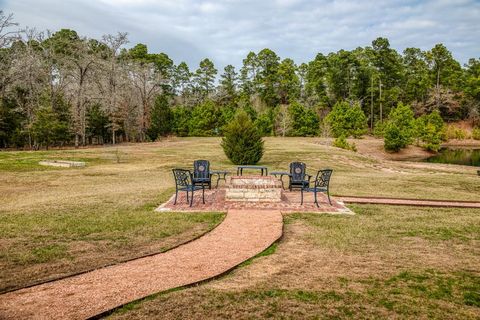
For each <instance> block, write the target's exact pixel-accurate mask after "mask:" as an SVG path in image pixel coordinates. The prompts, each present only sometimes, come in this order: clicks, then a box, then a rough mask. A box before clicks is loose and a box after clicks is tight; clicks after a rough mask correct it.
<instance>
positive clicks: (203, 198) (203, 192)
mask: <svg viewBox="0 0 480 320" xmlns="http://www.w3.org/2000/svg"><path fill="white" fill-rule="evenodd" d="M202 200H203V204H205V187H203V188H202Z"/></svg>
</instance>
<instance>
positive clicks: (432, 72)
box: [0, 11, 480, 148]
mask: <svg viewBox="0 0 480 320" xmlns="http://www.w3.org/2000/svg"><path fill="white" fill-rule="evenodd" d="M16 28H18V26H17V24H16V23H15V22H14V20H13V16H12V15H7V14H5V13H4V12H2V11H0V148H2V147H3V148H8V147H24V148H39V147H46V148H48V146H51V145H75V146H80V145H87V144H97V143H117V142H124V141H151V140H155V139H157V138H158V137H160V136H165V135H171V134H173V135H178V136H215V135H222V132H223V129H224V127H225V125H226V124H228V123H229V122H230V121H231V120H232V119H233V117H234V115H235V114H236V113H237V111H238V110H239V109H242V110H244V111H245V112H246V113H247V114H248V115H249V117H250V119H251V121H253V123H254V125H255V127H256V128H257V129H258V130H259V132H260V133H261V134H262V135H263V136H267V135H280V136H315V135H320V134H330V133H331V130H332V128H331V126H329V125H328V123H329V122H328V121H324V119H326V117H327V115H328V114H329V112H330V111H331V110H332V108H333V107H334V106H335V105H336V104H339V103H346V104H347V106H348V105H349V106H351V107H352V108H357V106H358V108H359V109H360V111H361V112H362V114H363V116H364V117H365V122H366V123H367V124H368V127H369V128H370V129H372V130H373V129H374V128H375V127H376V126H377V125H381V124H383V122H384V120H385V118H386V115H388V114H389V113H390V111H391V109H392V108H394V107H396V106H397V105H398V104H400V103H402V104H405V105H409V106H410V108H411V109H412V112H413V113H414V114H415V116H417V117H418V116H421V115H424V114H430V113H431V112H433V111H437V112H438V113H439V114H440V116H441V118H442V119H443V120H444V121H456V120H461V119H468V120H470V121H472V123H474V124H476V123H478V121H479V114H480V59H475V58H473V59H470V60H469V62H468V63H467V64H466V65H464V66H462V65H461V64H460V63H459V62H458V61H456V60H455V59H454V58H453V56H452V53H451V52H450V51H449V50H448V49H447V48H446V47H445V46H444V45H443V44H437V45H435V46H434V47H433V48H432V49H431V50H427V51H422V50H421V49H419V48H407V49H405V50H404V51H403V52H402V53H399V52H397V51H396V50H395V49H393V48H391V46H390V43H389V41H388V39H386V38H377V39H375V40H373V41H372V44H371V46H365V47H358V48H356V49H354V50H350V51H348V50H340V51H338V52H332V53H329V54H327V55H325V54H322V53H318V54H317V55H316V56H315V58H314V59H313V60H312V61H309V62H305V63H301V64H296V63H295V62H294V61H293V60H292V59H290V58H284V59H282V58H281V57H279V56H278V55H277V54H276V53H275V52H274V51H272V50H270V49H263V50H261V51H259V52H250V53H248V55H247V56H246V57H245V58H244V59H243V63H242V66H241V68H240V69H239V70H237V69H236V68H235V67H234V66H233V65H227V66H226V67H225V68H224V69H223V71H222V72H219V70H217V68H216V67H215V65H214V63H213V62H212V61H211V60H210V59H208V58H205V59H203V60H202V61H200V63H199V65H198V67H197V68H195V69H192V70H191V69H190V67H189V66H188V65H187V64H186V63H185V62H180V63H178V64H175V63H174V61H173V60H172V59H171V58H170V57H169V56H168V55H167V54H165V53H151V52H149V51H148V48H147V46H146V45H145V44H136V45H134V46H133V47H131V48H127V45H128V35H127V33H117V34H115V35H105V36H103V37H102V38H101V39H91V38H87V37H83V36H81V35H79V34H78V33H77V32H76V31H74V30H68V29H62V30H59V31H57V32H48V31H45V32H39V31H37V30H35V29H29V28H25V29H22V30H17V29H16ZM347 108H348V107H347ZM362 121H363V120H362Z"/></svg>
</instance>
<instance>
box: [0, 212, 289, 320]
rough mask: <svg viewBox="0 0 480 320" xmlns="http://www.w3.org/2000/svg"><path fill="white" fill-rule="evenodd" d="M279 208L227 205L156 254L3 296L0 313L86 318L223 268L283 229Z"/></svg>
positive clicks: (261, 246)
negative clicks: (201, 228) (199, 230)
mask: <svg viewBox="0 0 480 320" xmlns="http://www.w3.org/2000/svg"><path fill="white" fill-rule="evenodd" d="M282 227H283V221H282V215H281V213H280V211H278V210H229V211H228V213H227V216H226V218H225V220H224V221H223V222H222V223H221V224H220V225H219V226H218V227H216V228H215V229H214V230H212V231H211V232H209V233H207V234H206V235H204V236H202V237H201V238H199V239H197V240H195V241H192V242H190V243H187V244H185V245H182V246H180V247H178V248H175V249H172V250H170V251H167V252H165V253H161V254H158V255H154V256H150V257H146V258H140V259H137V260H133V261H130V262H126V263H122V264H118V265H115V266H110V267H106V268H102V269H98V270H94V271H92V272H88V273H85V274H81V275H78V276H73V277H70V278H66V279H62V280H58V281H54V282H50V283H45V284H41V285H38V286H34V287H30V288H26V289H21V290H18V291H13V292H9V293H6V294H3V295H1V296H0V319H85V318H89V317H92V316H95V315H98V314H100V313H102V312H105V311H108V310H111V309H113V308H115V307H117V306H120V305H123V304H125V303H128V302H130V301H134V300H137V299H140V298H143V297H146V296H148V295H151V294H153V293H156V292H160V291H164V290H167V289H171V288H176V287H180V286H184V285H188V284H192V283H195V282H199V281H202V280H206V279H209V278H212V277H214V276H217V275H219V274H222V273H223V272H226V271H228V270H230V269H231V268H233V267H235V266H236V265H238V264H240V263H241V262H243V261H245V260H247V259H249V258H251V257H253V256H255V255H256V254H258V253H260V252H262V251H263V250H265V249H266V248H268V247H269V246H270V245H271V244H272V243H273V242H275V241H276V240H277V239H279V238H280V236H281V235H282Z"/></svg>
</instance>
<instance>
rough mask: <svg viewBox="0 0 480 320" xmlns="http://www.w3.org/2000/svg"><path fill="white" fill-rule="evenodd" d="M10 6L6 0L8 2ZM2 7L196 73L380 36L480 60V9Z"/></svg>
mask: <svg viewBox="0 0 480 320" xmlns="http://www.w3.org/2000/svg"><path fill="white" fill-rule="evenodd" d="M0 2H2V0H0ZM1 4H2V8H3V9H4V10H5V11H6V12H13V13H14V14H15V18H16V20H17V21H18V22H19V23H20V24H22V25H24V26H25V25H28V26H36V27H38V28H39V29H51V30H56V29H59V28H72V29H75V30H76V31H78V32H79V33H80V34H83V35H87V36H90V37H99V36H101V35H102V34H105V33H115V32H117V31H128V32H129V37H130V42H131V44H132V45H133V44H135V43H138V42H142V43H145V44H147V45H148V47H149V49H150V50H151V51H154V52H159V51H162V52H166V53H167V54H168V55H169V56H170V57H171V58H173V59H174V61H175V62H176V63H179V62H180V61H182V60H185V61H186V62H187V63H189V64H190V66H191V68H196V66H197V65H198V62H199V61H200V60H201V59H202V58H205V57H209V58H211V59H212V60H213V61H214V62H215V63H216V64H217V67H218V69H222V68H223V66H224V65H226V64H228V63H231V64H234V65H237V66H239V65H241V62H242V59H243V58H244V57H245V55H246V54H247V53H248V52H249V51H258V50H261V49H263V48H265V47H269V48H271V49H272V50H274V51H276V52H277V54H279V55H280V56H281V57H282V58H285V57H291V58H293V59H294V60H295V61H296V62H297V63H301V62H304V61H308V60H310V59H312V58H313V57H314V56H315V55H316V53H317V52H322V53H325V54H326V53H329V52H331V51H338V50H340V49H342V48H343V49H353V48H356V47H358V46H366V45H370V44H371V41H372V40H373V39H375V38H377V37H379V36H384V37H388V38H389V40H390V43H391V45H392V46H393V47H394V48H396V49H398V50H399V51H402V50H403V49H404V48H406V47H420V48H421V49H424V50H427V49H430V48H431V47H433V46H434V45H435V44H436V43H439V42H442V43H444V44H445V45H446V46H447V47H448V48H449V49H450V50H451V51H452V53H453V54H454V56H455V57H456V58H457V59H459V60H460V61H461V62H462V63H465V62H466V61H467V60H468V58H471V57H479V56H480V42H479V41H478V39H477V38H478V36H479V35H480V19H478V17H480V3H479V2H478V1H475V0H457V1H451V0H450V1H447V0H443V1H438V0H428V1H417V0H407V1H401V0H393V1H383V2H379V1H374V0H365V1H359V0H356V1H352V0H310V1H308V0H270V1H258V0H224V1H213V0H175V1H172V0H161V1H158V0H101V1H95V0H85V1H75V0H64V1H62V2H59V1H55V0H15V1H14V0H7V1H3V2H2V3H1Z"/></svg>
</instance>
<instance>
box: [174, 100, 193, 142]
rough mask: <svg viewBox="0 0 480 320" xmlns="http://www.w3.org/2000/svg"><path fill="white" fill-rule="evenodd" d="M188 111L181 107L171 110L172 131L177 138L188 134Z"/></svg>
mask: <svg viewBox="0 0 480 320" xmlns="http://www.w3.org/2000/svg"><path fill="white" fill-rule="evenodd" d="M190 114H191V112H190V110H189V109H188V108H186V107H183V106H178V107H175V108H173V109H172V118H173V128H172V131H173V133H175V135H177V136H179V137H186V136H188V134H189V119H190Z"/></svg>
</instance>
